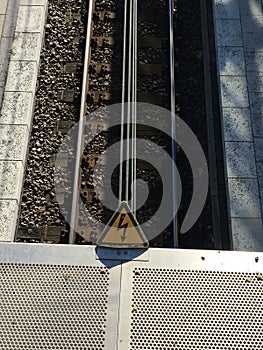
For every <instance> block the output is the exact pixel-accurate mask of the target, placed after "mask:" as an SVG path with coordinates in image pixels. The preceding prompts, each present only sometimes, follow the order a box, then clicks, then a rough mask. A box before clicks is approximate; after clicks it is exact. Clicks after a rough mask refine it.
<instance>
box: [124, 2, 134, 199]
mask: <svg viewBox="0 0 263 350" xmlns="http://www.w3.org/2000/svg"><path fill="white" fill-rule="evenodd" d="M129 22H130V28H129V51H128V57H129V64H128V91H127V102H128V104H127V106H128V112H127V140H126V144H127V148H126V188H125V200H126V202H128V201H129V179H130V178H129V175H130V174H129V173H130V131H131V125H130V124H131V108H130V104H131V102H132V100H131V93H132V32H133V0H130V18H129Z"/></svg>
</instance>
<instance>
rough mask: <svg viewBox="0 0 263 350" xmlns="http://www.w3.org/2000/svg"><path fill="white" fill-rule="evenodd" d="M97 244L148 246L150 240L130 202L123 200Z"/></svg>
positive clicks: (116, 246)
mask: <svg viewBox="0 0 263 350" xmlns="http://www.w3.org/2000/svg"><path fill="white" fill-rule="evenodd" d="M96 244H97V245H98V246H100V247H109V248H147V247H148V246H149V242H148V240H147V238H146V237H145V235H144V233H143V231H142V229H141V227H140V225H139V223H138V221H137V220H136V218H135V216H134V215H133V213H132V212H131V210H130V208H129V205H128V203H126V202H122V203H121V204H120V206H119V208H118V209H117V210H116V212H115V213H114V214H113V216H112V218H111V219H110V221H109V222H108V224H107V226H106V228H105V229H104V231H103V232H102V234H101V236H100V237H99V238H98V240H97V242H96Z"/></svg>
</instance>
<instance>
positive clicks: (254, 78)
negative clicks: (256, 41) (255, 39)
mask: <svg viewBox="0 0 263 350" xmlns="http://www.w3.org/2000/svg"><path fill="white" fill-rule="evenodd" d="M262 38H263V30H262ZM247 86H248V91H249V92H263V74H259V73H258V72H252V73H247Z"/></svg>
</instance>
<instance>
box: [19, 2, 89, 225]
mask: <svg viewBox="0 0 263 350" xmlns="http://www.w3.org/2000/svg"><path fill="white" fill-rule="evenodd" d="M86 6H87V3H86V2H82V1H79V0H67V1H66V2H65V1H63V0H50V1H49V9H48V18H47V24H46V34H45V42H44V47H43V49H42V53H41V66H40V72H39V78H38V87H37V93H36V103H35V114H34V119H33V126H32V132H31V138H30V144H29V151H28V157H27V166H26V174H25V179H24V189H23V194H22V202H21V210H20V220H19V226H20V228H30V227H36V226H39V227H40V226H46V225H47V226H64V225H65V222H64V219H63V217H62V216H61V214H60V211H59V208H58V204H57V203H56V202H55V201H53V200H50V199H54V189H53V177H54V166H53V163H52V160H53V159H54V155H55V154H56V153H57V151H58V149H59V146H60V144H61V142H62V140H63V138H64V136H63V133H62V132H61V131H59V130H58V125H59V122H60V121H69V122H71V121H72V124H74V123H75V122H76V121H77V120H78V117H79V102H80V98H79V97H80V90H81V81H82V63H83V56H84V43H85V30H86V29H85V26H86V11H87V8H86ZM72 63H74V66H73V71H68V70H67V66H68V67H70V64H72ZM65 90H73V91H74V100H73V101H72V102H64V101H63V100H61V97H62V96H63V91H65Z"/></svg>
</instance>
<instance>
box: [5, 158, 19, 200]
mask: <svg viewBox="0 0 263 350" xmlns="http://www.w3.org/2000/svg"><path fill="white" fill-rule="evenodd" d="M23 174H24V168H23V165H22V162H21V161H6V160H5V161H3V160H0V199H15V200H18V199H19V198H20V193H21V185H22V180H23Z"/></svg>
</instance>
